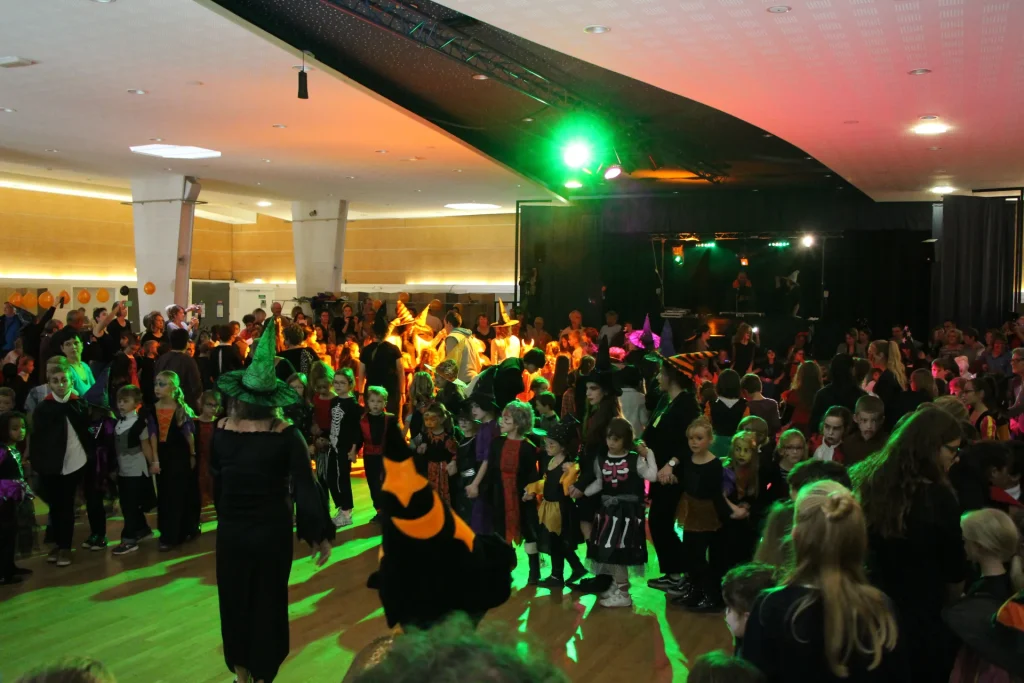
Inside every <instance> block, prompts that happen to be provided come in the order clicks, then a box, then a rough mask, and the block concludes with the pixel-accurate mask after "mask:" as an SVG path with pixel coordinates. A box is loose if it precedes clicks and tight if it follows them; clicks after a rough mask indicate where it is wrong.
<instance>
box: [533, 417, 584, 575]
mask: <svg viewBox="0 0 1024 683" xmlns="http://www.w3.org/2000/svg"><path fill="white" fill-rule="evenodd" d="M576 427H577V422H576V419H575V418H573V417H572V416H571V415H570V416H568V417H567V418H566V420H565V422H561V423H557V424H555V425H554V428H553V429H551V431H550V432H548V433H547V435H546V436H545V438H544V450H545V451H546V452H547V456H548V457H547V459H546V460H547V462H544V463H543V464H542V468H541V472H542V473H543V475H544V479H542V480H541V481H538V482H534V483H533V484H531V485H530V486H528V487H527V489H526V490H527V492H528V493H529V494H530V495H531V496H536V497H537V498H538V507H537V517H538V522H539V526H538V541H539V543H538V544H539V545H540V546H541V548H542V549H544V550H545V551H546V552H547V554H548V555H550V556H551V575H550V576H548V577H547V578H546V579H543V580H541V582H540V583H539V584H537V585H539V586H542V587H544V588H551V589H555V590H557V589H560V588H562V587H563V586H564V585H565V583H566V582H565V581H564V580H563V578H564V575H563V572H564V571H565V561H566V560H568V561H569V567H570V568H572V574H571V575H570V576H569V583H575V582H576V581H579V580H580V579H582V578H583V577H584V576H585V575H586V573H587V570H586V568H585V567H584V566H583V563H582V562H580V558H579V557H577V555H576V547H577V546H578V545H579V544H580V543H581V542H583V536H582V534H580V525H579V519H578V516H577V514H576V505H575V504H574V503H573V501H572V498H571V497H569V488H570V487H571V486H572V485H573V484H575V483H576V480H577V478H578V477H579V474H580V471H579V465H577V464H576V463H574V462H572V461H571V460H570V459H569V455H568V454H569V453H572V452H574V449H575V445H576V441H577V440H578V435H577V432H576Z"/></svg>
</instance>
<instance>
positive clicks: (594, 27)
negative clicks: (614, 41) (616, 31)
mask: <svg viewBox="0 0 1024 683" xmlns="http://www.w3.org/2000/svg"><path fill="white" fill-rule="evenodd" d="M609 31H611V29H610V28H608V27H607V26H602V25H601V24H591V25H590V26H584V27H583V32H584V33H593V34H600V33H608V32H609Z"/></svg>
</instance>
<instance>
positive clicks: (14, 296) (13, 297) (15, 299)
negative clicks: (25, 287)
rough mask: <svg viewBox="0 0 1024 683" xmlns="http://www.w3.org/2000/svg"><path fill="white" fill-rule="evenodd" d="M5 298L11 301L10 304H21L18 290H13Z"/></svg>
mask: <svg viewBox="0 0 1024 683" xmlns="http://www.w3.org/2000/svg"><path fill="white" fill-rule="evenodd" d="M7 300H8V301H10V302H11V305H12V306H21V294H19V293H18V292H14V293H13V294H11V295H10V296H9V297H7Z"/></svg>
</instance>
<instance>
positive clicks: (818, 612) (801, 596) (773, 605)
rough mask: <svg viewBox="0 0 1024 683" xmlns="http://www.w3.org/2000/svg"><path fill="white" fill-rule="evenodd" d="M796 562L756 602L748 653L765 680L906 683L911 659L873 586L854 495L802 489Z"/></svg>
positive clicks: (816, 486) (832, 485)
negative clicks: (784, 575)
mask: <svg viewBox="0 0 1024 683" xmlns="http://www.w3.org/2000/svg"><path fill="white" fill-rule="evenodd" d="M792 544H793V555H794V564H793V567H792V569H791V570H790V571H789V575H788V576H787V577H786V579H785V580H784V581H783V582H782V585H781V586H780V587H779V588H776V589H773V590H770V591H765V592H764V593H762V594H761V595H760V596H759V597H758V598H757V600H756V601H755V602H754V607H753V609H752V610H751V613H750V618H749V620H748V621H747V631H746V636H745V639H744V643H743V656H744V657H745V658H746V659H747V660H749V661H750V662H752V663H753V664H755V665H756V666H757V667H758V668H759V669H761V671H762V672H764V674H765V677H766V679H767V681H768V683H782V682H785V683H801V682H807V683H811V682H812V681H813V682H814V683H819V682H821V681H838V680H849V681H859V682H860V681H863V682H867V681H879V682H881V681H908V680H911V675H910V666H909V661H908V659H907V657H906V654H905V652H904V650H903V648H900V647H897V641H898V638H899V630H898V628H897V624H896V617H895V614H894V611H893V608H892V605H891V604H890V602H889V600H888V598H887V597H886V596H885V594H884V593H882V591H880V590H878V589H877V588H875V587H873V586H872V585H871V584H869V583H868V580H867V575H866V573H865V571H864V559H865V556H866V554H867V548H868V533H867V527H866V525H865V523H864V514H863V512H862V511H861V507H860V504H859V503H858V502H857V499H856V498H855V497H854V496H853V494H852V493H851V492H850V491H849V490H848V489H847V488H846V487H844V486H843V485H842V484H839V483H836V482H834V481H818V482H814V483H813V484H808V485H807V486H805V487H804V488H803V489H801V491H800V495H799V497H798V498H797V501H796V507H795V512H794V517H793V532H792Z"/></svg>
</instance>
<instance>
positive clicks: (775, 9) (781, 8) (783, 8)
mask: <svg viewBox="0 0 1024 683" xmlns="http://www.w3.org/2000/svg"><path fill="white" fill-rule="evenodd" d="M792 9H793V8H792V7H790V6H789V5H772V6H771V7H769V8H768V11H769V12H771V13H772V14H785V13H786V12H789V11H790V10H792Z"/></svg>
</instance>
